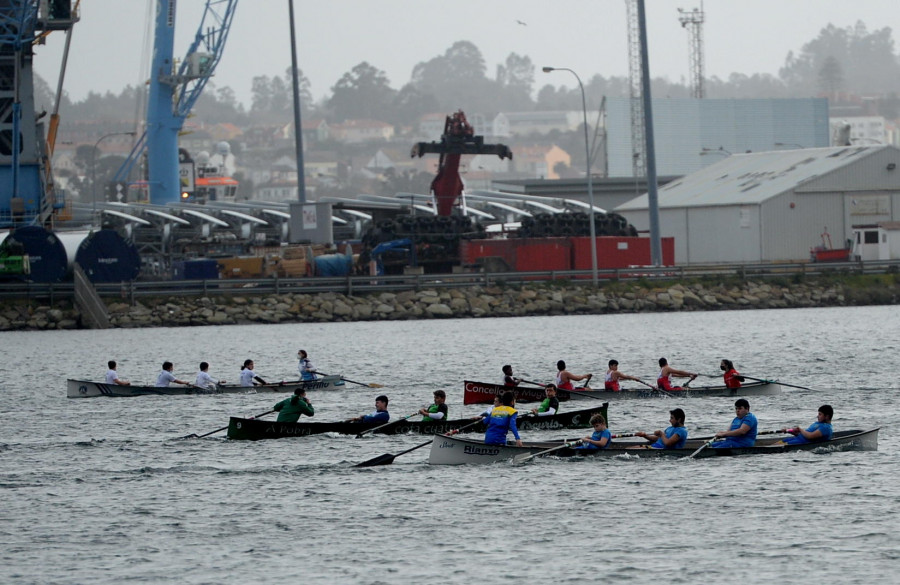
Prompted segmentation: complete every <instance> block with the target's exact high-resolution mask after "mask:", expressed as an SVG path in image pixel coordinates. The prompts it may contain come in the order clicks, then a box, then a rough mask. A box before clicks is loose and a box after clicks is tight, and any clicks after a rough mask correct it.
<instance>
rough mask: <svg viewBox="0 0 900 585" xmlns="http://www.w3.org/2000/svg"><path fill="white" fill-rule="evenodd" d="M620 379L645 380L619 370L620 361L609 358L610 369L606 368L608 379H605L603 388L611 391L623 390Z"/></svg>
mask: <svg viewBox="0 0 900 585" xmlns="http://www.w3.org/2000/svg"><path fill="white" fill-rule="evenodd" d="M619 380H633V381H635V382H641V383H643V380H641V379H640V378H637V377H635V376H629V375H628V374H623V373H622V372H620V371H619V362H618V361H617V360H609V369H608V370H606V379H605V380H604V381H603V389H604V390H609V391H610V392H621V391H622V388H620V387H619Z"/></svg>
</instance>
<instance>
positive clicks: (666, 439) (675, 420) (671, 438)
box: [630, 408, 688, 449]
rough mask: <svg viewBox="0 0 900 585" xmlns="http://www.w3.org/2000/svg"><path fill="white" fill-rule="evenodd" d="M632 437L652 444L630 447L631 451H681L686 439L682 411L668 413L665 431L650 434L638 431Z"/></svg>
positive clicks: (686, 434) (678, 409)
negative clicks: (646, 449)
mask: <svg viewBox="0 0 900 585" xmlns="http://www.w3.org/2000/svg"><path fill="white" fill-rule="evenodd" d="M634 436H636V437H643V438H645V439H647V440H648V441H650V442H651V443H653V444H652V445H641V446H639V447H630V448H632V449H640V448H644V447H646V448H650V449H681V448H682V447H684V443H685V441H687V437H688V431H687V429H686V428H685V427H684V411H683V410H681V409H680V408H676V409H674V410H670V411H669V427H668V428H666V430H665V431H661V430H656V431H653V432H652V433H645V432H644V431H638V432H637V433H635V434H634Z"/></svg>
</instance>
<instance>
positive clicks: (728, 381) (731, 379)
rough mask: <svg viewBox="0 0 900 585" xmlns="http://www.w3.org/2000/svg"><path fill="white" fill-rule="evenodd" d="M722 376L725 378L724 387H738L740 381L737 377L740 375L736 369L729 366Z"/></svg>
mask: <svg viewBox="0 0 900 585" xmlns="http://www.w3.org/2000/svg"><path fill="white" fill-rule="evenodd" d="M723 377H724V378H725V386H726V387H728V388H740V387H741V381H740V380H738V378H739V377H740V374H738V372H737V370H735V369H734V368H731V369H730V370H728V371H727V372H725V374H724V376H723Z"/></svg>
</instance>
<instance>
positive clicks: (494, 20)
mask: <svg viewBox="0 0 900 585" xmlns="http://www.w3.org/2000/svg"><path fill="white" fill-rule="evenodd" d="M152 1H153V0H82V2H81V21H80V22H79V23H78V24H77V25H76V26H75V30H74V33H73V38H72V47H71V51H70V55H69V63H68V71H67V72H66V79H65V91H67V92H68V94H69V96H70V98H72V99H73V100H75V101H78V100H81V99H83V98H84V97H85V96H86V95H87V93H88V92H89V91H98V92H106V91H112V92H114V93H118V92H119V91H120V90H121V89H122V88H123V87H124V86H125V85H128V84H131V85H137V84H139V83H143V82H144V81H145V80H146V76H147V71H148V70H149V67H148V65H147V63H148V62H149V59H150V52H149V50H146V51H145V40H144V39H147V40H146V44H147V47H151V46H152V24H150V25H149V26H148V20H149V19H148V14H151V13H152V10H153V7H152V4H151V2H152ZM205 4H206V2H205V0H180V1H179V2H178V4H177V22H176V35H177V39H176V44H175V55H176V57H178V58H181V57H182V56H183V55H184V53H185V51H186V49H187V47H188V45H189V43H190V40H191V38H192V37H193V35H194V33H195V32H196V30H197V27H198V26H199V24H200V19H201V16H202V11H203V7H204V6H205ZM646 6H647V22H648V30H649V49H650V74H651V75H652V76H653V77H658V76H662V77H667V78H669V79H670V80H672V81H678V80H682V79H686V78H687V77H688V45H687V33H686V32H685V30H684V29H682V27H681V25H680V23H679V22H678V11H677V9H678V8H684V9H686V10H690V9H692V8H694V7H699V0H646ZM704 9H705V13H706V24H705V25H704V29H703V32H704V39H705V59H706V75H707V76H708V77H709V76H713V75H717V76H719V77H726V76H727V75H729V74H730V73H732V72H738V73H745V74H748V75H749V74H753V73H772V74H777V73H778V69H779V67H781V66H782V65H783V64H784V59H785V56H786V55H787V53H788V52H789V51H794V52H798V51H799V50H800V48H801V47H802V46H803V44H804V43H806V42H807V41H809V40H811V39H813V38H815V37H816V36H817V35H818V33H819V31H820V30H821V29H822V28H823V27H825V26H826V25H828V24H829V23H831V24H834V25H835V26H838V27H842V28H843V27H847V26H851V25H853V24H855V23H856V22H857V21H858V20H861V21H863V22H864V23H865V24H866V26H867V28H868V30H869V31H872V30H874V29H878V28H882V27H890V28H891V29H892V30H893V31H894V36H895V39H896V40H898V41H900V37H898V36H897V34H898V33H897V31H898V29H900V7H898V2H897V0H706V1H705V4H704ZM294 10H295V16H296V26H297V34H298V45H299V46H298V54H299V64H300V68H301V69H302V70H303V72H304V73H305V74H306V76H307V77H308V78H309V80H310V82H311V83H312V91H313V95H314V96H315V98H316V99H317V100H318V99H320V98H321V97H322V96H324V95H325V94H327V93H329V91H330V88H331V86H333V85H334V84H335V82H336V81H337V80H338V79H339V78H340V77H341V76H342V75H343V74H344V73H346V72H347V71H349V70H350V69H351V68H352V67H353V66H355V65H357V64H358V63H360V62H362V61H368V62H369V63H370V64H371V65H373V66H375V67H377V68H379V69H381V70H383V71H385V72H386V73H387V75H388V78H389V79H390V82H391V86H392V87H394V88H395V89H399V88H400V87H401V86H402V85H403V84H405V83H406V82H407V81H408V80H409V77H410V73H411V72H412V68H413V66H415V65H416V64H417V63H419V62H421V61H427V60H429V59H431V58H432V57H435V56H437V55H441V54H443V53H444V51H446V50H447V48H448V47H450V45H452V44H453V43H454V42H455V41H458V40H468V41H471V42H473V43H474V44H475V45H476V46H477V47H478V48H479V49H480V50H481V52H482V54H483V56H484V58H485V62H486V64H487V71H488V76H489V77H493V76H494V72H495V69H496V66H497V64H499V63H502V62H503V61H504V60H505V59H506V57H507V55H509V53H511V52H515V53H518V54H520V55H528V56H529V57H531V60H532V61H533V63H534V64H535V66H536V67H537V68H538V70H537V72H536V74H535V77H536V79H535V82H536V83H535V88H536V89H538V88H540V87H541V86H542V85H544V84H545V83H553V84H554V85H567V86H571V84H572V79H571V76H569V75H568V74H566V73H564V72H559V73H553V74H544V73H541V72H540V67H541V66H544V65H550V66H554V67H569V68H571V69H574V70H575V71H577V72H578V74H579V75H580V76H581V77H582V79H583V80H587V79H588V78H590V77H591V76H592V75H594V74H597V73H599V74H602V75H604V76H610V75H626V74H627V73H628V53H627V50H628V49H627V31H626V18H625V1H624V0H593V1H589V0H555V1H552V2H551V1H548V0H455V1H453V2H437V1H434V0H319V1H318V2H310V1H304V0H294ZM64 39H65V35H64V34H63V33H59V32H57V33H53V34H52V35H50V38H49V39H48V43H47V45H46V46H44V47H37V49H36V53H37V55H36V57H35V69H36V70H37V72H38V73H39V74H40V75H41V76H42V77H44V79H46V80H47V81H48V82H49V83H50V86H51V87H53V88H55V87H56V83H57V81H56V80H57V76H58V74H59V67H60V61H61V55H62V47H63V41H64ZM289 66H290V30H289V26H288V0H243V1H241V2H240V3H239V5H238V7H237V11H236V15H235V18H234V22H233V25H232V29H231V34H230V36H229V38H228V43H227V44H226V47H225V51H224V55H223V57H222V61H221V63H220V64H219V67H218V69H217V70H216V75H215V77H214V79H213V81H214V83H215V84H216V85H217V86H219V87H221V86H230V87H231V88H232V89H233V90H234V91H235V93H236V94H237V97H238V99H239V100H240V101H242V102H243V103H244V104H245V105H246V106H248V107H249V105H250V87H251V80H252V78H253V77H254V76H257V75H270V76H271V75H283V74H284V72H285V70H286V69H287V68H288V67H289Z"/></svg>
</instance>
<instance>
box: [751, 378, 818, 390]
mask: <svg viewBox="0 0 900 585" xmlns="http://www.w3.org/2000/svg"><path fill="white" fill-rule="evenodd" d="M741 375H742V376H744V374H741ZM744 377H745V378H747V379H748V380H755V381H756V382H766V383H768V384H781V385H782V386H788V387H790V388H799V389H801V390H812V388H807V387H806V386H795V385H793V384H786V383H784V382H779V381H778V380H763V379H761V378H754V377H752V376H744Z"/></svg>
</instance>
